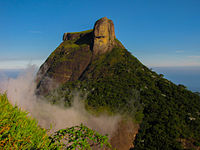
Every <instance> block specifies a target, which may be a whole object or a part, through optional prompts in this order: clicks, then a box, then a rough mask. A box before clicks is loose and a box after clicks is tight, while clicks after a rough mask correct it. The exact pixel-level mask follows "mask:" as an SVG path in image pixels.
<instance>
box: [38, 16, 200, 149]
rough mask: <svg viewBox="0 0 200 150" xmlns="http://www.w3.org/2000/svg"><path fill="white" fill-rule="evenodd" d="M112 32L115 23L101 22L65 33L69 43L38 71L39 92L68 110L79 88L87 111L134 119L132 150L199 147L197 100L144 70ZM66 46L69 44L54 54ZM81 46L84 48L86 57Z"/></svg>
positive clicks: (199, 106)
mask: <svg viewBox="0 0 200 150" xmlns="http://www.w3.org/2000/svg"><path fill="white" fill-rule="evenodd" d="M101 24H102V25H101ZM113 31H114V26H113V23H112V22H111V21H110V20H109V19H107V18H103V19H100V20H99V21H97V23H95V27H94V30H92V31H91V30H90V32H89V33H87V34H88V35H90V36H88V35H87V36H86V35H82V34H83V33H68V34H64V40H67V41H64V42H63V43H61V45H60V46H59V47H58V48H57V49H56V50H55V51H54V52H53V53H52V54H51V55H50V57H49V58H48V59H47V61H46V62H45V63H44V64H43V65H42V67H41V68H40V70H39V72H38V78H37V82H38V91H39V92H38V94H39V95H43V96H46V97H48V99H49V101H51V102H52V103H59V102H61V101H62V103H63V102H64V105H65V106H66V107H68V106H70V104H71V101H72V95H73V94H72V93H73V92H74V91H75V90H76V91H77V90H78V91H79V92H81V94H82V96H83V99H84V100H85V106H86V108H87V109H88V111H90V112H91V113H94V114H99V113H101V112H104V111H106V112H108V113H110V114H116V113H120V114H122V115H123V116H124V118H132V120H133V122H135V123H139V124H140V129H139V132H138V134H137V136H136V139H135V140H134V139H133V140H134V148H135V149H189V148H195V149H197V148H198V146H199V144H200V142H199V141H200V134H199V133H200V112H199V110H200V97H199V96H198V95H197V94H194V93H192V92H191V91H189V90H187V89H186V88H185V87H184V86H182V85H178V86H177V85H175V84H173V83H172V82H170V81H168V80H166V79H165V78H163V75H158V74H157V73H155V72H153V71H151V70H150V69H148V68H147V67H146V66H144V65H143V64H142V63H141V62H139V61H138V60H137V58H135V57H134V56H132V55H131V53H129V52H128V51H127V50H126V49H125V48H124V46H123V45H122V44H121V43H120V42H119V41H118V40H117V39H116V37H115V35H114V34H113ZM84 34H85V32H84ZM83 37H84V38H83ZM78 41H79V42H78ZM80 41H82V42H80ZM65 43H70V44H71V45H68V44H67V45H68V46H64V48H61V49H62V50H58V49H60V47H63V44H64V45H65ZM74 43H75V44H74ZM77 43H78V44H77ZM80 43H81V44H80ZM82 45H87V50H86V51H87V55H85V52H83V51H84V50H83V49H84V48H83V47H81V46H82ZM74 48H77V49H76V54H72V55H67V53H74ZM83 58H84V59H83ZM63 60H64V61H63ZM66 60H67V61H66ZM55 61H56V62H59V63H54V62H55ZM60 62H62V63H63V62H69V63H63V65H61V64H62V63H60ZM85 62H86V63H85ZM74 63H75V64H74ZM81 65H83V66H84V67H80V66H81ZM44 66H47V67H44ZM57 68H60V70H61V72H59V71H57ZM80 68H82V69H81V71H80ZM45 69H46V70H45ZM62 71H64V73H63V72H62ZM69 72H70V73H69ZM60 76H62V77H61V79H62V80H59V79H60ZM66 76H70V78H69V77H66ZM65 77H66V78H65ZM45 78H47V79H48V80H47V79H45ZM49 79H50V80H49ZM49 81H50V82H49ZM52 83H56V84H57V85H56V86H53V84H52ZM42 84H43V86H41V85H42ZM46 85H48V86H46ZM49 85H50V86H52V87H53V89H49ZM46 87H48V88H46ZM44 89H45V92H44ZM54 93H57V94H56V95H55V94H54ZM132 134H133V133H132ZM133 137H134V136H133ZM125 138H126V137H125ZM129 148H130V147H129Z"/></svg>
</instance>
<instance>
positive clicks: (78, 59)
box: [36, 17, 124, 95]
mask: <svg viewBox="0 0 200 150" xmlns="http://www.w3.org/2000/svg"><path fill="white" fill-rule="evenodd" d="M114 47H121V48H124V47H123V45H122V44H121V43H120V42H119V41H117V40H116V38H115V31H114V24H113V22H112V20H110V19H108V18H106V17H104V18H101V19H99V20H98V21H96V23H95V25H94V29H92V30H87V31H82V32H73V33H64V35H63V42H62V43H61V44H60V45H59V46H58V47H57V48H56V50H55V51H54V52H52V54H51V55H50V56H49V57H48V59H47V60H46V61H45V63H44V64H42V66H41V67H40V69H39V71H38V73H37V78H36V82H37V94H38V95H44V94H48V92H50V91H51V90H52V89H55V88H56V87H57V86H59V85H60V84H62V83H65V82H68V81H76V80H79V79H80V78H81V76H82V74H83V73H84V72H85V70H86V69H87V68H88V66H89V64H90V63H91V62H92V61H93V60H94V59H95V58H97V56H98V55H101V54H103V53H106V52H108V51H111V50H112V49H113V48H114Z"/></svg>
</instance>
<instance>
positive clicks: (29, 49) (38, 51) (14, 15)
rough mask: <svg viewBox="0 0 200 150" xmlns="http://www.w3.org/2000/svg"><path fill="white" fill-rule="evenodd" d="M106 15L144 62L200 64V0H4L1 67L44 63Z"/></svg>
mask: <svg viewBox="0 0 200 150" xmlns="http://www.w3.org/2000/svg"><path fill="white" fill-rule="evenodd" d="M104 16H107V17H108V18H110V19H112V20H113V21H114V24H115V32H116V37H117V38H118V39H119V40H120V41H121V42H122V43H123V44H124V45H125V47H126V48H127V49H128V50H129V51H130V52H131V53H132V54H133V55H134V56H136V57H137V58H138V59H139V60H140V61H141V62H142V63H143V64H145V65H147V66H149V67H155V66H159V67H160V66H200V0H123V1H121V0H0V69H11V68H23V67H24V66H26V65H27V64H38V65H40V64H41V63H42V62H43V61H45V59H46V58H47V57H48V56H49V55H50V53H51V52H52V51H53V50H54V49H55V48H56V47H57V46H58V45H59V44H60V43H61V42H62V36H63V33H64V32H74V31H82V30H87V29H91V28H93V25H94V23H95V21H96V20H98V19H99V18H101V17H104Z"/></svg>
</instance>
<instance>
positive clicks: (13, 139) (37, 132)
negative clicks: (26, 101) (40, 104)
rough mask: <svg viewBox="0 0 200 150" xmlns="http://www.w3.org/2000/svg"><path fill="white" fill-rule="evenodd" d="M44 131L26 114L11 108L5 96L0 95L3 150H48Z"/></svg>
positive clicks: (0, 124)
mask: <svg viewBox="0 0 200 150" xmlns="http://www.w3.org/2000/svg"><path fill="white" fill-rule="evenodd" d="M49 144H50V140H49V137H48V135H47V133H46V130H45V129H42V128H39V127H38V126H37V122H36V121H35V120H34V119H32V118H30V117H27V112H24V111H21V110H20V109H19V108H18V107H17V106H14V107H13V106H12V105H11V104H10V103H9V101H8V99H7V96H6V94H0V147H2V148H3V149H6V150H7V149H47V148H48V149H49V148H51V146H50V145H49Z"/></svg>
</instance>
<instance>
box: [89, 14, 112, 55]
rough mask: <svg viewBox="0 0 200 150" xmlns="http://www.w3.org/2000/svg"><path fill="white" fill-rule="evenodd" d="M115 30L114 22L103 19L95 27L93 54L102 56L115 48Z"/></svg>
mask: <svg viewBox="0 0 200 150" xmlns="http://www.w3.org/2000/svg"><path fill="white" fill-rule="evenodd" d="M114 40H115V30H114V24H113V21H112V20H110V19H108V18H107V17H103V18H101V19H99V20H98V21H96V23H95V25H94V45H93V53H94V54H95V55H96V54H101V53H105V52H107V51H110V50H111V49H112V48H113V46H114Z"/></svg>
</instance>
